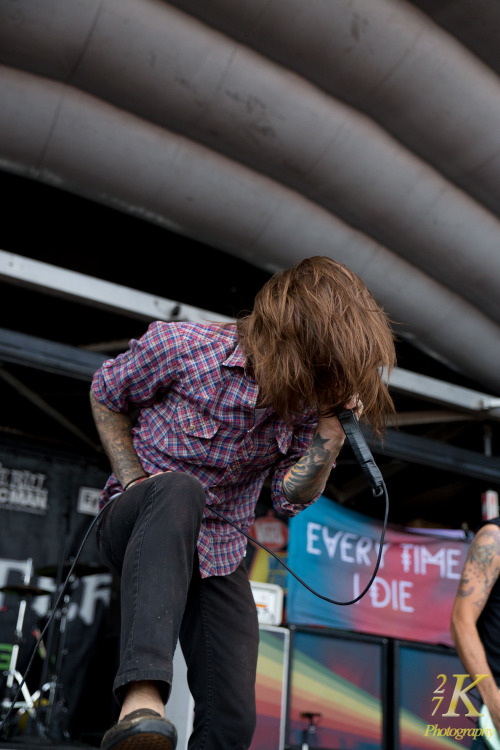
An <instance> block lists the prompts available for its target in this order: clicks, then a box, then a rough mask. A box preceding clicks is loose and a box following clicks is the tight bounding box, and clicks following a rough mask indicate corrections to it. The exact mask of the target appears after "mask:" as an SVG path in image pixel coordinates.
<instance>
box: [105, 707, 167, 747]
mask: <svg viewBox="0 0 500 750" xmlns="http://www.w3.org/2000/svg"><path fill="white" fill-rule="evenodd" d="M176 745H177V732H176V730H175V727H174V725H173V724H172V722H171V721H168V719H165V718H164V717H163V716H161V715H160V714H159V713H157V712H156V711H152V710H151V709H150V708H139V709H138V710H137V711H132V713H130V714H127V715H126V716H124V717H123V719H122V720H121V721H119V722H118V724H115V726H114V727H111V729H108V731H107V732H106V734H105V735H104V737H103V738H102V742H101V750H175V746H176Z"/></svg>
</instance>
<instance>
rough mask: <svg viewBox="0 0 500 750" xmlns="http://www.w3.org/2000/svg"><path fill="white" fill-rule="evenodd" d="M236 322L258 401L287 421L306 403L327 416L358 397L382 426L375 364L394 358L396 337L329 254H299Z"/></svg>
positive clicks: (383, 399) (385, 407)
mask: <svg viewBox="0 0 500 750" xmlns="http://www.w3.org/2000/svg"><path fill="white" fill-rule="evenodd" d="M237 325H238V331H239V335H240V341H241V344H242V346H243V349H244V351H245V353H246V354H247V356H248V357H249V363H250V366H251V368H252V372H253V375H254V377H255V379H256V381H257V383H258V385H259V397H260V402H261V404H262V405H264V406H273V407H274V409H275V411H276V413H277V414H278V416H279V417H281V418H282V419H284V420H286V421H288V422H289V421H291V420H292V419H293V416H294V415H298V414H300V413H302V412H304V410H305V409H313V410H315V411H316V412H317V413H318V414H319V415H321V416H330V415H332V414H334V413H335V411H336V410H338V409H339V408H341V407H342V406H343V405H344V404H345V403H346V402H347V401H349V399H350V398H352V397H353V396H358V397H359V399H360V400H361V402H362V403H363V416H364V417H365V418H366V420H367V421H368V422H369V423H370V424H371V426H372V428H373V430H374V431H375V432H376V433H378V434H381V433H383V431H384V428H385V423H386V418H387V416H388V414H390V413H392V412H393V411H394V406H393V403H392V399H391V397H390V396H389V393H388V390H387V387H386V385H385V383H384V382H383V380H382V378H381V373H380V369H381V368H386V369H387V371H388V372H390V370H391V369H392V367H393V366H394V364H395V360H396V355H395V348H394V337H393V334H392V332H391V328H390V325H389V320H388V318H387V316H386V314H385V313H384V311H383V310H382V308H381V307H380V305H379V304H377V302H375V300H374V299H373V297H372V295H371V294H370V292H369V291H368V289H367V288H366V286H365V284H364V283H363V282H362V281H361V279H360V278H359V277H358V276H357V275H356V274H355V273H353V271H350V270H349V269H348V268H347V267H346V266H344V265H342V264H341V263H337V262H336V261H334V260H332V259H331V258H326V257H319V256H317V257H313V258H307V259H306V260H302V261H300V262H299V263H297V264H296V265H294V266H293V267H292V268H290V269H288V270H287V271H282V272H280V273H277V274H275V275H274V276H272V277H271V278H270V279H269V281H268V282H267V283H266V284H265V285H264V286H263V287H262V289H261V290H260V292H259V293H258V294H257V296H256V298H255V305H254V309H253V311H252V313H250V314H249V315H247V316H245V317H243V318H241V319H240V320H238V322H237Z"/></svg>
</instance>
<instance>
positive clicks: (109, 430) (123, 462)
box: [90, 395, 146, 487]
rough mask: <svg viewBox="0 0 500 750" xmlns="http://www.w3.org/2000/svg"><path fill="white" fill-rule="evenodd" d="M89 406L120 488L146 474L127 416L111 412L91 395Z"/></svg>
mask: <svg viewBox="0 0 500 750" xmlns="http://www.w3.org/2000/svg"><path fill="white" fill-rule="evenodd" d="M90 404H91V408H92V414H93V417H94V421H95V424H96V427H97V432H98V433H99V437H100V438H101V443H102V446H103V448H104V450H105V451H106V455H107V456H108V458H109V461H110V463H111V468H112V469H113V471H114V472H115V474H116V476H117V477H118V480H119V481H120V483H121V485H122V487H123V486H124V485H125V484H127V482H130V480H131V479H134V478H135V477H137V476H141V474H146V472H145V471H144V469H143V468H142V466H141V462H140V461H139V457H138V456H137V453H136V452H135V448H134V444H133V440H132V424H131V422H130V419H129V418H128V416H127V415H126V414H120V413H119V412H115V411H111V410H110V409H108V408H107V407H105V406H104V405H103V404H100V403H99V402H98V401H96V400H95V398H94V397H93V396H92V395H91V397H90Z"/></svg>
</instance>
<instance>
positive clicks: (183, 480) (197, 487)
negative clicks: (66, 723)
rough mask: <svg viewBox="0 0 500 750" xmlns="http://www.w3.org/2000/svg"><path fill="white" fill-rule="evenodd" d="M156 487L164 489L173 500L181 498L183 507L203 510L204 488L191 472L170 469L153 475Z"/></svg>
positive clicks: (176, 500)
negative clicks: (155, 475)
mask: <svg viewBox="0 0 500 750" xmlns="http://www.w3.org/2000/svg"><path fill="white" fill-rule="evenodd" d="M155 479H156V481H157V483H158V487H159V488H161V489H162V490H164V491H165V492H166V493H167V494H168V495H169V496H170V497H172V499H174V500H175V502H178V501H179V500H182V504H183V506H184V507H186V508H187V507H192V510H193V511H198V512H200V513H202V512H203V508H204V507H205V490H204V488H203V485H202V484H201V482H199V481H198V479H196V477H193V476H192V475H191V474H185V473H184V472H180V471H170V472H166V473H165V474H159V475H158V476H157V477H155Z"/></svg>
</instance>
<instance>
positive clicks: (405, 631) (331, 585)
mask: <svg viewBox="0 0 500 750" xmlns="http://www.w3.org/2000/svg"><path fill="white" fill-rule="evenodd" d="M381 532H382V524H381V523H379V522H377V521H374V520H372V519H370V518H367V517H366V516H362V515H360V514H359V513H355V512H354V511H350V510H347V509H345V508H343V507H342V506H340V505H338V504H336V503H335V502H333V501H332V500H328V499H327V498H325V497H321V498H320V499H319V500H318V502H317V503H315V504H314V505H313V506H312V507H311V508H309V509H307V510H306V511H304V512H303V513H299V515H298V516H296V517H295V518H294V519H292V521H291V522H290V540H289V546H288V559H289V563H290V565H291V567H292V569H293V570H294V572H295V573H296V574H297V575H298V576H299V577H300V578H302V579H304V581H305V582H306V583H307V584H308V585H310V586H311V587H312V588H314V589H315V590H316V591H317V592H318V593H319V594H321V595H323V596H326V597H328V598H329V599H335V600H337V601H340V602H347V601H350V600H352V599H354V598H356V597H357V596H358V594H360V593H361V591H363V589H364V588H365V586H366V584H367V583H368V581H369V579H370V576H371V574H372V571H373V569H374V566H375V562H376V559H377V554H378V550H379V541H380V535H381ZM459 534H460V536H459ZM467 548H468V542H467V541H466V540H465V539H464V537H463V535H462V534H461V532H448V535H447V532H446V531H443V533H442V534H439V535H435V534H431V533H417V532H410V531H398V530H395V529H391V528H389V529H388V530H387V533H386V536H385V541H384V549H383V554H382V561H381V564H380V568H379V571H378V573H377V576H376V578H375V580H374V582H373V584H372V586H371V587H370V589H369V591H368V592H367V594H366V595H365V596H364V597H363V598H362V599H361V600H360V601H359V602H357V603H356V604H353V605H351V606H337V605H334V604H331V603H329V602H326V601H324V600H322V599H319V598H318V597H315V596H314V595H313V594H312V593H311V592H310V591H308V590H307V589H306V588H304V587H303V586H302V585H301V584H300V583H299V582H298V581H297V580H296V579H295V578H293V577H292V576H288V582H287V586H288V596H287V616H288V621H289V622H290V623H293V624H296V625H324V626H326V627H333V628H344V629H348V630H354V631H359V632H363V633H373V634H375V635H384V636H387V637H390V638H402V639H405V640H412V641H423V642H426V643H442V644H446V645H450V646H451V645H452V641H451V638H450V634H449V625H450V615H451V608H452V605H453V600H454V598H455V594H456V591H457V587H458V582H459V580H460V575H461V572H462V567H463V564H464V562H465V558H466V555H467Z"/></svg>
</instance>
